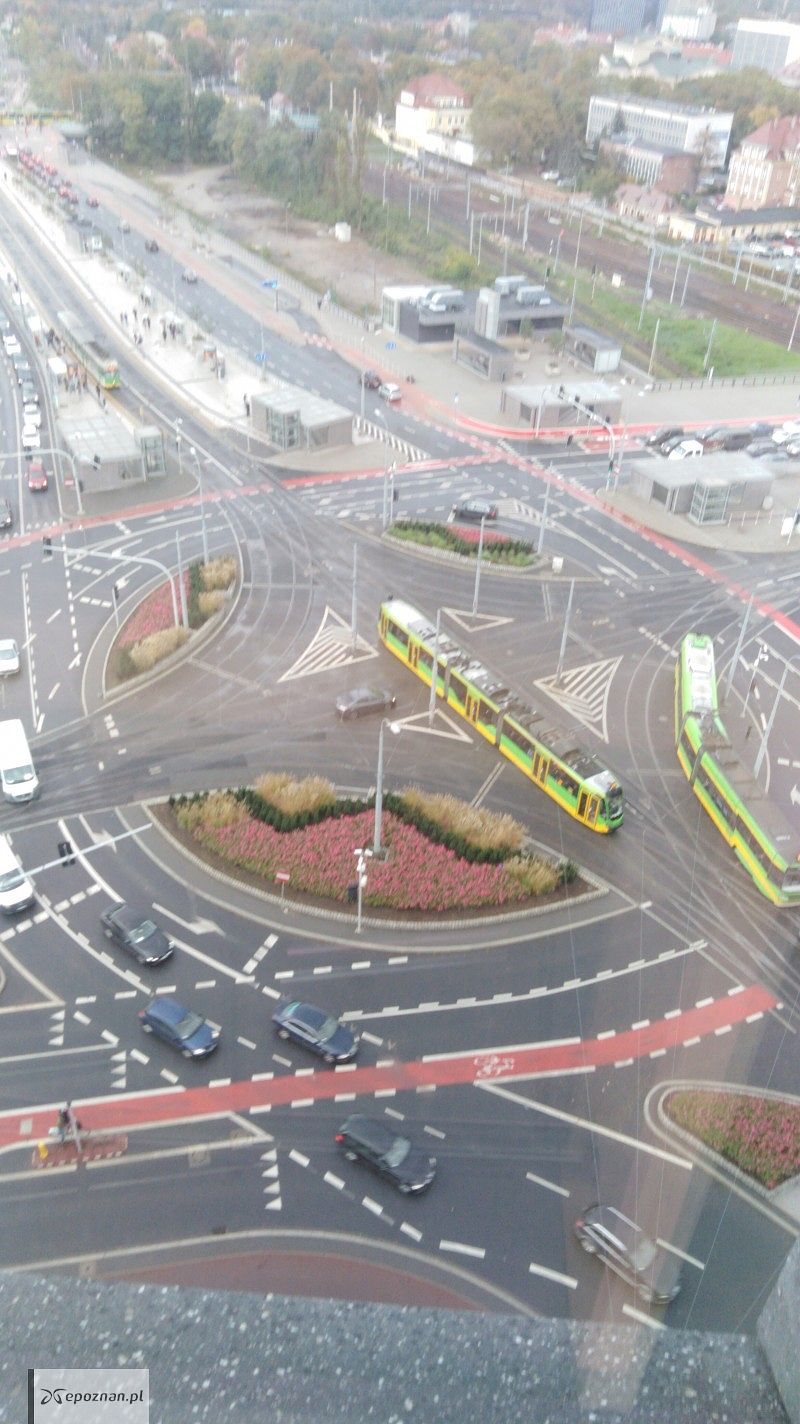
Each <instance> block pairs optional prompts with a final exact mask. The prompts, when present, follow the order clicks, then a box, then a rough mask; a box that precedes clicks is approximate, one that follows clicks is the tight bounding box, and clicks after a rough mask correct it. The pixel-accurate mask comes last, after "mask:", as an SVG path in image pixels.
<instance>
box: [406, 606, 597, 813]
mask: <svg viewBox="0 0 800 1424" xmlns="http://www.w3.org/2000/svg"><path fill="white" fill-rule="evenodd" d="M378 631H379V633H380V636H381V639H382V640H383V642H384V643H385V644H386V647H387V648H388V649H389V651H390V652H391V653H394V655H395V657H396V658H399V659H400V661H401V662H402V663H404V664H405V666H406V667H409V668H411V671H412V672H415V673H416V674H417V677H418V678H421V680H422V681H423V682H425V683H427V684H428V686H429V687H430V685H431V677H432V668H433V653H434V645H435V644H436V629H435V628H434V626H433V625H432V624H431V622H430V621H429V619H428V618H426V617H425V614H424V613H420V612H419V610H418V609H417V608H413V607H412V606H411V604H409V603H405V602H404V601H403V600H402V599H400V598H388V599H387V600H386V602H385V603H382V604H381V609H380V616H379V620H378ZM437 655H438V656H437V677H436V691H437V694H438V696H439V697H442V698H444V700H445V701H446V702H447V704H448V706H450V707H452V709H453V711H454V712H458V714H459V715H460V716H461V717H464V718H465V719H466V721H467V722H470V723H471V724H472V726H473V727H474V728H475V730H476V731H477V732H480V734H481V736H482V737H485V738H486V740H487V742H491V744H492V746H494V747H497V749H498V751H500V752H502V753H503V756H505V757H508V759H509V761H511V762H513V763H514V765H515V766H516V767H517V768H518V769H519V770H520V771H522V772H524V774H525V775H526V776H527V777H530V779H531V781H532V782H533V783H534V785H536V786H538V787H539V788H540V789H541V790H542V791H544V792H546V793H547V795H548V796H552V798H553V800H554V801H557V802H558V804H559V806H561V807H562V809H563V810H564V811H568V812H569V814H570V816H574V817H575V819H576V820H577V821H581V822H582V823H583V825H585V826H588V827H589V829H590V830H592V831H601V832H608V831H613V830H616V828H617V826H621V825H622V817H623V796H622V787H621V786H620V784H619V782H618V780H617V778H616V777H615V776H614V775H613V774H612V773H611V772H610V771H608V770H606V768H605V767H604V766H603V764H602V762H600V761H598V760H597V757H595V756H592V754H591V752H588V751H586V750H585V749H584V748H583V747H581V746H580V745H579V743H578V742H576V741H575V738H574V737H573V735H572V733H571V732H564V731H560V730H559V729H558V728H557V727H553V726H551V725H550V724H549V723H548V722H547V720H546V718H545V716H544V714H543V713H541V712H538V711H537V710H536V708H535V707H533V706H532V705H531V704H530V703H528V702H523V701H522V699H521V698H519V697H517V696H516V694H515V693H513V692H512V691H511V690H510V689H509V688H508V687H506V686H505V685H504V683H503V682H502V681H501V680H500V679H499V678H498V677H496V676H495V674H494V673H491V672H489V670H488V668H485V667H484V666H483V664H482V663H479V662H476V660H475V659H474V658H473V657H472V655H471V654H470V653H468V652H465V650H464V649H463V648H460V647H459V646H458V645H457V644H456V643H454V642H453V640H452V639H451V638H449V637H448V635H447V634H446V633H443V632H441V631H440V633H439V642H438V647H437Z"/></svg>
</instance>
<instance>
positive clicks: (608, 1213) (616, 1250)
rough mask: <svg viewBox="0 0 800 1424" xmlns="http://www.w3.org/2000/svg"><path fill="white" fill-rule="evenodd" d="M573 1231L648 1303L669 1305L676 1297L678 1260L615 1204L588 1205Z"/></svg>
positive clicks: (678, 1278)
mask: <svg viewBox="0 0 800 1424" xmlns="http://www.w3.org/2000/svg"><path fill="white" fill-rule="evenodd" d="M575 1235H576V1236H577V1238H578V1240H579V1241H580V1243H581V1246H582V1247H583V1249H584V1251H586V1252H587V1253H588V1254H589V1255H590V1256H597V1257H598V1258H599V1259H600V1260H601V1261H603V1262H604V1263H605V1265H607V1266H608V1267H609V1269H610V1270H612V1271H615V1272H616V1274H617V1275H618V1276H621V1277H622V1279H623V1280H624V1281H627V1282H628V1285H631V1286H633V1287H634V1289H635V1291H636V1293H637V1295H639V1296H640V1297H641V1299H642V1300H646V1301H647V1302H648V1304H649V1305H668V1304H669V1302H670V1301H671V1300H674V1299H675V1297H676V1295H677V1294H678V1292H679V1290H680V1288H681V1286H680V1272H679V1269H678V1264H677V1262H676V1261H674V1260H673V1259H672V1257H671V1256H668V1255H667V1253H666V1252H665V1251H661V1250H659V1249H658V1247H657V1246H655V1245H654V1244H653V1242H652V1241H651V1240H650V1238H649V1236H645V1234H644V1232H643V1231H642V1228H641V1227H640V1226H637V1225H636V1222H635V1221H631V1219H630V1217H628V1216H623V1214H622V1212H621V1211H617V1209H616V1207H613V1206H600V1205H595V1206H589V1207H587V1208H586V1211H585V1212H584V1213H583V1215H582V1216H579V1217H578V1220H577V1221H576V1222H575Z"/></svg>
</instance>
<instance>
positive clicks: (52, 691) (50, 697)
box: [47, 682, 61, 702]
mask: <svg viewBox="0 0 800 1424" xmlns="http://www.w3.org/2000/svg"><path fill="white" fill-rule="evenodd" d="M60 686H61V683H60V682H57V683H55V685H54V686H53V687H51V689H50V691H49V693H48V696H47V700H48V702H52V700H53V698H54V697H55V695H56V693H57V692H58V689H59V687H60Z"/></svg>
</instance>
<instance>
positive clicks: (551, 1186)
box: [525, 1172, 569, 1197]
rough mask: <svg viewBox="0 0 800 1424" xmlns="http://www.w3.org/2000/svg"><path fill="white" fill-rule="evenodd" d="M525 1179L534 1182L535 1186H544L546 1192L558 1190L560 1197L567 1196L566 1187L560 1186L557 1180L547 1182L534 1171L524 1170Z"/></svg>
mask: <svg viewBox="0 0 800 1424" xmlns="http://www.w3.org/2000/svg"><path fill="white" fill-rule="evenodd" d="M525 1179H526V1181H528V1182H535V1183H536V1185H537V1187H546V1188H547V1190H548V1192H558V1195H559V1196H560V1197H568V1196H569V1192H568V1191H567V1189H566V1187H560V1186H559V1185H558V1183H557V1182H548V1181H547V1179H546V1178H545V1177H537V1175H536V1173H535V1172H526V1173H525Z"/></svg>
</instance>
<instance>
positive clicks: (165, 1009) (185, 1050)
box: [139, 995, 219, 1058]
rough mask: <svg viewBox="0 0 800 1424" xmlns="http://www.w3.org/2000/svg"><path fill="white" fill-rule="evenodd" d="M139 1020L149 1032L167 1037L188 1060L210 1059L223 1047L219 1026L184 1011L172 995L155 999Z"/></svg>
mask: <svg viewBox="0 0 800 1424" xmlns="http://www.w3.org/2000/svg"><path fill="white" fill-rule="evenodd" d="M139 1021H140V1023H141V1025H142V1028H143V1030H144V1032H145V1033H154V1034H155V1035H156V1036H157V1037H158V1038H163V1040H164V1042H165V1043H168V1044H169V1045H170V1047H171V1048H177V1049H178V1051H179V1052H180V1053H182V1054H183V1056H184V1058H207V1057H208V1055H209V1053H213V1052H214V1049H215V1048H217V1047H218V1046H219V1029H218V1028H217V1026H216V1024H211V1023H209V1022H208V1020H207V1019H204V1018H203V1015H202V1014H196V1013H194V1012H193V1010H192V1009H186V1008H184V1006H183V1004H179V1003H178V1000H177V999H172V998H170V997H169V995H163V996H162V997H161V998H156V999H151V1000H150V1003H149V1004H148V1005H147V1008H146V1009H140V1010H139Z"/></svg>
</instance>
